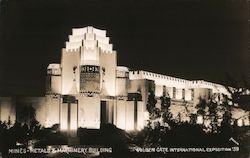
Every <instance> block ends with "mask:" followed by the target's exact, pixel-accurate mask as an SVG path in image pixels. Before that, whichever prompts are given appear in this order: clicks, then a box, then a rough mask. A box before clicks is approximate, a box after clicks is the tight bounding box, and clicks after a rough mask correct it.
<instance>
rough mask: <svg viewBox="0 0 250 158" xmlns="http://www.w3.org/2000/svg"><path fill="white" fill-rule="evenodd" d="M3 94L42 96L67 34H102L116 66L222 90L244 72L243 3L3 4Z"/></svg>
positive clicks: (19, 0) (22, 0)
mask: <svg viewBox="0 0 250 158" xmlns="http://www.w3.org/2000/svg"><path fill="white" fill-rule="evenodd" d="M0 4H1V6H0V94H1V95H8V94H12V95H39V94H42V93H44V90H45V88H44V87H45V74H46V67H47V65H48V64H49V63H51V62H60V54H61V49H62V48H63V47H64V46H65V42H66V40H67V38H68V35H69V34H70V33H71V29H72V27H85V26H88V25H91V26H94V27H96V28H100V29H105V30H107V34H108V36H109V37H110V38H111V43H112V44H113V45H114V48H115V50H117V52H118V64H119V65H125V66H128V67H130V68H132V69H144V70H148V71H152V72H159V73H162V74H167V75H172V76H175V77H181V78H185V79H204V80H208V81H212V82H218V83H223V82H224V80H225V74H227V73H228V74H229V75H230V76H232V77H233V78H235V79H237V80H241V79H242V77H241V76H246V75H247V74H248V73H249V54H248V50H247V42H248V41H247V40H248V23H247V18H248V9H247V7H248V6H247V3H246V0H122V1H119V0H0Z"/></svg>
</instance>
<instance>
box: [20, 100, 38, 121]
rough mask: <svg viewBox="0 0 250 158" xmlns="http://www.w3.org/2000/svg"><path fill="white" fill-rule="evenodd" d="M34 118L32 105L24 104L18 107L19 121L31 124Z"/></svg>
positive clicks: (34, 111)
mask: <svg viewBox="0 0 250 158" xmlns="http://www.w3.org/2000/svg"><path fill="white" fill-rule="evenodd" d="M35 119H36V110H35V108H34V107H33V106H32V105H26V106H24V107H21V109H20V117H19V121H20V122H23V123H26V124H28V125H29V126H30V125H31V122H32V121H34V120H35Z"/></svg>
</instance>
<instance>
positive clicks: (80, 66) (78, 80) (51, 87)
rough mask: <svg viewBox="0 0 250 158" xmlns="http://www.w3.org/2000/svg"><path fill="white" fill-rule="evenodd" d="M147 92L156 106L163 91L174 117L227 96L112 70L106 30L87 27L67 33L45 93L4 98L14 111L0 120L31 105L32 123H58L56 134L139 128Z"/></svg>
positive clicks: (195, 84) (220, 89) (206, 87)
mask: <svg viewBox="0 0 250 158" xmlns="http://www.w3.org/2000/svg"><path fill="white" fill-rule="evenodd" d="M151 91H153V92H154V93H155V96H156V99H157V104H156V107H158V108H161V107H160V106H161V105H160V97H161V96H162V95H163V93H165V94H166V95H167V96H169V97H170V98H171V107H170V110H171V112H172V113H173V114H174V117H176V115H177V114H178V113H182V111H183V110H185V107H186V106H183V105H184V104H185V105H187V107H188V108H189V111H190V112H194V113H195V112H196V111H195V108H194V107H195V105H196V104H197V103H198V102H199V98H200V97H201V98H204V99H206V100H209V99H210V98H211V97H212V96H216V97H217V100H218V101H220V96H222V94H224V95H230V94H229V93H228V91H227V89H226V88H225V87H224V86H222V85H220V84H215V83H211V82H206V81H203V80H196V81H190V80H185V79H180V78H175V77H171V76H166V75H161V74H157V73H152V72H147V71H142V70H138V71H130V70H129V68H127V67H124V66H117V52H116V51H115V50H113V47H112V44H110V43H109V37H107V36H106V31H104V30H100V29H96V28H93V27H90V26H88V27H84V28H76V29H73V30H72V35H69V40H68V41H67V42H66V47H65V48H63V49H62V53H61V63H52V64H49V65H48V68H47V79H46V95H45V96H44V97H26V98H21V99H16V100H15V101H14V102H15V103H12V104H11V103H10V102H13V101H11V100H9V104H11V105H13V104H15V105H16V111H14V112H12V113H11V112H10V110H9V111H8V113H6V112H5V115H4V116H3V114H2V113H0V114H1V115H0V119H1V120H6V119H7V118H9V116H12V115H13V113H16V115H15V117H11V118H12V120H15V119H17V120H18V118H19V117H20V116H19V115H20V112H18V109H21V108H22V107H23V106H27V105H31V106H32V107H34V108H35V109H36V119H37V120H38V121H39V122H40V123H41V124H42V125H43V126H45V127H50V126H52V125H53V124H60V127H61V130H72V131H74V130H76V129H77V128H78V127H82V128H91V129H99V128H100V125H101V124H105V123H111V124H114V125H116V126H117V127H118V128H121V129H125V130H140V129H142V128H143V127H144V125H145V122H146V120H147V119H148V111H147V108H146V104H147V99H148V94H149V92H151ZM1 99H2V101H1V100H0V105H1V108H0V109H4V107H5V106H4V105H5V104H6V99H4V98H1ZM4 100H5V102H4ZM7 102H8V99H7ZM12 109H13V108H12ZM14 109H15V108H14ZM1 111H2V110H1ZM237 116H238V115H237ZM244 119H245V118H244ZM247 119H248V120H245V122H247V124H248V125H249V118H247ZM184 121H185V120H184ZM186 121H189V120H186Z"/></svg>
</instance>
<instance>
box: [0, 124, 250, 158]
mask: <svg viewBox="0 0 250 158" xmlns="http://www.w3.org/2000/svg"><path fill="white" fill-rule="evenodd" d="M77 135H78V138H79V139H80V144H79V146H105V147H112V154H101V155H99V156H98V157H165V156H167V157H211V156H213V157H215V158H216V157H229V158H234V157H237V158H248V157H249V154H250V148H249V146H250V127H238V126H231V127H230V128H228V129H227V131H225V130H223V129H219V132H217V133H206V132H204V130H203V128H202V126H200V125H191V124H189V123H175V122H172V123H171V129H164V128H162V127H161V126H159V127H156V128H154V129H152V128H147V127H146V128H144V129H143V130H142V131H140V132H129V133H128V132H125V131H123V130H121V129H118V128H116V127H115V126H114V125H111V124H105V125H102V126H101V129H100V130H89V129H83V128H80V129H78V132H77ZM230 138H234V140H236V141H237V142H238V143H239V145H237V144H235V143H234V142H233V141H230ZM0 140H1V141H0V150H1V153H2V155H3V156H4V157H11V155H8V154H7V153H8V149H9V148H18V147H28V146H29V143H28V142H29V140H36V143H35V145H34V146H35V147H43V148H46V147H47V146H48V145H63V144H67V141H68V137H67V133H63V132H60V131H59V125H54V126H52V127H51V128H42V127H41V126H40V125H39V124H38V123H37V122H34V123H33V124H32V125H31V126H28V125H27V124H20V123H15V124H14V125H13V126H9V125H8V123H6V122H4V123H3V122H1V125H0ZM235 146H236V147H239V149H240V150H239V151H237V152H213V153H199V152H197V153H165V154H164V153H137V152H133V151H131V150H130V148H131V147H141V148H147V147H181V148H190V147H194V148H207V147H235ZM12 156H13V155H12ZM20 156H21V157H30V155H25V154H24V155H19V156H18V157H20ZM33 156H34V155H33ZM34 157H46V155H45V154H44V155H35V156H34Z"/></svg>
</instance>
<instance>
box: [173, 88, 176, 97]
mask: <svg viewBox="0 0 250 158" xmlns="http://www.w3.org/2000/svg"><path fill="white" fill-rule="evenodd" d="M173 98H176V88H175V87H173Z"/></svg>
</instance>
